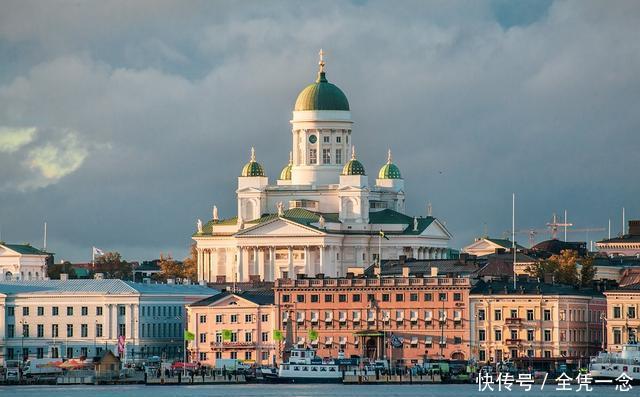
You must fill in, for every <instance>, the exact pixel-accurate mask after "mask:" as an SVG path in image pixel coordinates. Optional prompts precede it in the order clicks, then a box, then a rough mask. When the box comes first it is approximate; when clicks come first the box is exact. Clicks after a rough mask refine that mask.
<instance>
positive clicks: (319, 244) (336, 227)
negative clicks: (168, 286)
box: [193, 59, 451, 282]
mask: <svg viewBox="0 0 640 397" xmlns="http://www.w3.org/2000/svg"><path fill="white" fill-rule="evenodd" d="M291 124H292V130H291V138H288V139H291V142H292V151H291V154H290V158H289V162H288V164H287V165H285V167H284V168H283V169H282V171H281V172H280V175H279V178H278V179H277V181H276V183H270V182H269V178H268V177H267V175H266V173H265V170H264V168H263V167H262V165H260V164H259V163H258V161H257V157H256V154H255V151H254V150H253V149H252V150H251V157H250V161H249V162H248V163H247V164H246V165H245V166H244V168H243V169H242V172H241V174H240V177H238V187H237V190H236V195H237V211H235V214H234V215H233V216H231V217H227V218H226V219H223V218H222V217H219V215H218V210H217V207H215V206H214V208H213V213H212V219H211V221H209V222H206V223H205V224H203V223H202V222H201V221H198V223H197V230H196V233H195V234H194V235H193V239H194V240H195V242H196V245H197V250H198V278H199V280H205V281H207V282H215V281H222V282H224V281H225V280H226V281H230V280H232V279H233V280H236V281H247V280H249V279H260V280H267V281H273V280H275V279H278V278H287V277H290V278H294V277H295V275H296V274H307V275H315V274H318V273H323V274H325V275H328V276H331V277H336V276H344V275H345V274H346V269H347V267H355V266H357V267H362V268H364V267H367V266H369V265H370V264H371V263H373V262H374V261H375V259H376V258H377V256H378V255H381V257H382V258H383V259H397V258H398V257H399V256H400V255H407V256H409V257H413V258H416V259H436V258H438V259H439V258H444V257H446V256H447V255H448V252H449V251H448V249H447V247H448V243H449V240H450V239H451V234H450V233H449V232H448V231H447V229H446V228H445V226H444V225H443V224H442V223H441V222H440V221H439V220H438V219H436V218H434V217H433V216H431V210H430V209H429V210H428V211H427V214H426V215H425V214H423V216H412V215H407V214H405V192H404V190H405V187H404V179H403V178H402V175H401V173H400V169H399V168H398V166H397V165H396V164H395V163H394V162H393V159H392V157H391V152H390V151H389V152H388V154H387V159H386V162H384V161H381V163H382V165H381V168H380V170H379V172H378V173H377V174H376V176H377V177H376V179H375V183H374V184H370V183H369V178H368V176H367V175H368V174H367V173H366V171H365V167H364V165H363V164H362V163H361V162H360V161H359V160H358V159H357V156H356V152H355V147H354V145H353V144H354V139H355V137H356V134H352V129H353V120H352V118H351V112H350V108H349V102H348V100H347V97H346V95H345V94H344V93H343V92H342V90H340V88H338V87H337V86H335V85H334V84H331V83H329V82H328V80H327V77H326V73H325V70H324V60H322V59H321V61H320V70H319V72H318V78H317V80H316V81H315V82H314V83H312V84H310V85H309V86H307V87H306V88H305V89H304V90H302V91H301V92H300V94H299V95H298V97H297V100H296V102H295V106H294V110H293V119H292V120H291ZM380 231H383V232H384V234H385V235H386V238H384V239H381V238H379V237H378V236H379V234H380Z"/></svg>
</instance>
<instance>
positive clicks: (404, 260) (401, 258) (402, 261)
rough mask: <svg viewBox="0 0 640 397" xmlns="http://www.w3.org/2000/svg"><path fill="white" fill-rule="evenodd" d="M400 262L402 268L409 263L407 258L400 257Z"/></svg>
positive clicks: (404, 256)
mask: <svg viewBox="0 0 640 397" xmlns="http://www.w3.org/2000/svg"><path fill="white" fill-rule="evenodd" d="M398 262H399V265H400V266H403V265H404V264H405V263H407V256H406V255H400V257H399V258H398Z"/></svg>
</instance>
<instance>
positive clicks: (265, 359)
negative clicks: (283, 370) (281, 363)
mask: <svg viewBox="0 0 640 397" xmlns="http://www.w3.org/2000/svg"><path fill="white" fill-rule="evenodd" d="M260 355H261V357H262V361H267V360H268V359H269V352H261V353H260Z"/></svg>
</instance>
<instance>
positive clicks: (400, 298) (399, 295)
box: [396, 294, 404, 302]
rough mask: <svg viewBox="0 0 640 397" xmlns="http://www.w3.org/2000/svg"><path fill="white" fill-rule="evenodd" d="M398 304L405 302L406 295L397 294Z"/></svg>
mask: <svg viewBox="0 0 640 397" xmlns="http://www.w3.org/2000/svg"><path fill="white" fill-rule="evenodd" d="M396 302H404V294H396Z"/></svg>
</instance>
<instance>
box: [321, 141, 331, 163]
mask: <svg viewBox="0 0 640 397" xmlns="http://www.w3.org/2000/svg"><path fill="white" fill-rule="evenodd" d="M325 138H328V137H325ZM322 164H331V149H322Z"/></svg>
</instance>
